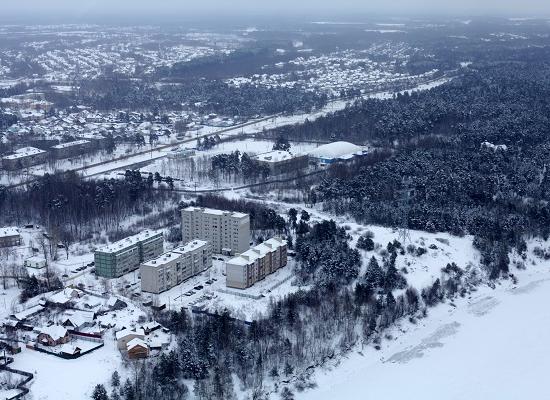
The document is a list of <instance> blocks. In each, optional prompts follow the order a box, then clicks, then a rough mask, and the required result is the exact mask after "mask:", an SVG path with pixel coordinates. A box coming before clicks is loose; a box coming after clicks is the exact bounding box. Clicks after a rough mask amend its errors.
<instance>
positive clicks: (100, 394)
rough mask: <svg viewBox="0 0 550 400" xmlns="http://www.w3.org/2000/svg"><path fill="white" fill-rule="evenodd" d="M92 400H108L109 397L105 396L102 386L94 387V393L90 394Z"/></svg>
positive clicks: (105, 392)
mask: <svg viewBox="0 0 550 400" xmlns="http://www.w3.org/2000/svg"><path fill="white" fill-rule="evenodd" d="M92 399H93V400H109V395H107V390H105V386H103V385H102V384H99V385H96V386H95V388H94V392H93V393H92Z"/></svg>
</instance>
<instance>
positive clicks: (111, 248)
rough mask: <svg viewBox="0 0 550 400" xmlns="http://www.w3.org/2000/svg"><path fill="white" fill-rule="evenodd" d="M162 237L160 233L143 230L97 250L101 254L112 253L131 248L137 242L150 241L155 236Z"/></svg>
mask: <svg viewBox="0 0 550 400" xmlns="http://www.w3.org/2000/svg"><path fill="white" fill-rule="evenodd" d="M159 234H160V235H162V233H159V232H155V231H151V230H148V229H147V230H145V231H143V232H141V233H138V234H137V235H134V236H129V237H127V238H125V239H122V240H119V241H118V242H114V243H111V244H109V245H107V246H105V247H102V248H100V249H98V251H99V252H102V253H112V252H115V251H119V250H123V249H125V248H127V247H131V246H133V245H135V244H137V243H139V242H143V241H145V240H147V239H151V238H153V237H156V236H157V235H159Z"/></svg>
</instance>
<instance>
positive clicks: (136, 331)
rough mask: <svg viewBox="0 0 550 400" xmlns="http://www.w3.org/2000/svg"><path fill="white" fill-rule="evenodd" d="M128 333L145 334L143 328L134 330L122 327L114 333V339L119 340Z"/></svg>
mask: <svg viewBox="0 0 550 400" xmlns="http://www.w3.org/2000/svg"><path fill="white" fill-rule="evenodd" d="M129 335H138V336H145V331H144V330H143V329H136V330H132V329H123V330H121V331H118V332H117V333H115V337H116V340H120V339H122V338H124V337H126V336H129Z"/></svg>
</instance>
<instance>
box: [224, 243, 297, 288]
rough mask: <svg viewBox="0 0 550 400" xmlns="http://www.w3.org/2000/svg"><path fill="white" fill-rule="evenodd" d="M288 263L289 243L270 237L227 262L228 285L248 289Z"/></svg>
mask: <svg viewBox="0 0 550 400" xmlns="http://www.w3.org/2000/svg"><path fill="white" fill-rule="evenodd" d="M286 263H287V243H286V241H285V240H282V239H279V238H272V239H269V240H267V241H265V242H263V243H261V244H259V245H257V246H255V247H252V248H250V250H247V251H245V252H244V253H242V254H241V255H239V256H237V257H234V258H232V259H231V260H229V261H227V262H226V263H225V272H226V286H227V287H231V288H237V289H246V288H249V287H250V286H252V285H254V284H255V283H256V282H258V281H261V280H262V279H264V278H265V277H266V276H267V275H269V274H272V273H273V272H275V271H277V270H278V269H279V268H283V267H284V266H285V265H286Z"/></svg>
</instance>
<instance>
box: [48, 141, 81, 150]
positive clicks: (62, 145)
mask: <svg viewBox="0 0 550 400" xmlns="http://www.w3.org/2000/svg"><path fill="white" fill-rule="evenodd" d="M86 143H90V141H89V140H84V139H82V140H75V141H73V142H67V143H60V144H57V145H55V146H52V149H66V148H67V147H73V146H80V145H82V144H86Z"/></svg>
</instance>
